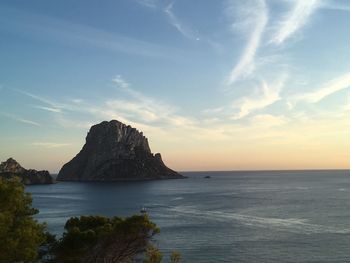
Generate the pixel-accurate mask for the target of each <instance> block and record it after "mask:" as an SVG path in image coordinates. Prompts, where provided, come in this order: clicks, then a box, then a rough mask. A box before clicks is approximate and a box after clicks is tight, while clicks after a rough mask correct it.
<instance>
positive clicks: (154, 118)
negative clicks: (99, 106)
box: [104, 75, 193, 127]
mask: <svg viewBox="0 0 350 263" xmlns="http://www.w3.org/2000/svg"><path fill="white" fill-rule="evenodd" d="M112 81H113V82H114V83H115V84H116V85H117V88H118V89H119V90H121V91H123V92H125V93H126V94H128V95H129V96H130V99H129V100H119V99H109V100H107V101H106V102H105V106H104V109H105V110H107V111H108V112H109V114H110V113H112V112H117V113H118V114H119V115H122V116H125V117H126V118H132V119H134V120H137V121H139V122H143V123H148V124H151V123H152V125H155V124H158V125H174V126H183V127H185V126H186V125H187V126H188V125H191V124H193V120H191V119H190V118H187V117H184V116H180V115H178V114H176V113H175V111H176V109H175V107H173V106H171V105H168V104H166V103H164V102H162V101H160V100H157V99H155V98H151V97H148V96H145V95H144V94H142V93H141V92H138V91H136V90H134V89H132V88H131V87H130V86H131V85H130V83H128V82H127V81H126V80H125V79H123V77H122V76H121V75H117V76H116V77H115V78H114V79H113V80H112Z"/></svg>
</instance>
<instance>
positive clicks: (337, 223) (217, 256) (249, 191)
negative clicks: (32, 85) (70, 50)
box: [26, 170, 350, 263]
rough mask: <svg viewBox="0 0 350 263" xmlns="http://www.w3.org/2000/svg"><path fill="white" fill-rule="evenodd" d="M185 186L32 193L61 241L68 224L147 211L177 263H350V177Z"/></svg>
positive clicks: (218, 177)
mask: <svg viewBox="0 0 350 263" xmlns="http://www.w3.org/2000/svg"><path fill="white" fill-rule="evenodd" d="M182 174H184V175H185V176H187V177H188V178H187V179H177V180H159V181H140V182H116V183H80V182H60V183H57V184H52V185H32V186H28V187H27V188H26V189H27V191H29V192H30V193H32V196H33V206H34V207H35V208H38V209H39V210H40V213H39V214H38V215H37V219H38V220H39V221H41V222H46V223H47V225H48V228H49V230H50V231H52V232H54V233H56V234H57V235H61V234H62V232H63V231H64V224H65V222H66V220H67V219H68V218H70V217H72V216H80V215H104V216H123V217H124V216H131V215H133V214H138V213H140V209H141V208H142V207H145V208H146V209H147V212H148V214H149V216H150V218H151V220H152V221H153V222H155V223H156V224H157V225H158V226H159V227H160V231H161V232H160V234H159V235H158V236H157V237H156V239H155V240H154V242H155V243H156V244H157V245H158V247H159V248H160V250H161V251H163V252H164V258H165V259H164V262H170V261H169V260H168V258H167V256H168V255H169V253H170V251H173V250H176V251H179V252H180V253H181V256H182V260H181V262H182V263H189V262H190V263H212V262H230V263H238V262H258V263H263V262H276V263H277V262H278V263H281V262H315V263H322V262H350V170H327V171H326V170H322V171H240V172H239V171H235V172H186V173H182ZM206 177H210V178H206Z"/></svg>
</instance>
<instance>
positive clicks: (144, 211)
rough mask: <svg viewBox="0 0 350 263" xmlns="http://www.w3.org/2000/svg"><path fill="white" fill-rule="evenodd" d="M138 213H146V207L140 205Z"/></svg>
mask: <svg viewBox="0 0 350 263" xmlns="http://www.w3.org/2000/svg"><path fill="white" fill-rule="evenodd" d="M140 213H141V214H147V209H146V207H144V206H143V207H141V209H140Z"/></svg>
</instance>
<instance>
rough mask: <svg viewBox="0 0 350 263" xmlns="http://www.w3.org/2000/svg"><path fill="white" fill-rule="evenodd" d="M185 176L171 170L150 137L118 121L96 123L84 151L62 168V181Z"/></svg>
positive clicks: (59, 177)
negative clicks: (154, 147)
mask: <svg viewBox="0 0 350 263" xmlns="http://www.w3.org/2000/svg"><path fill="white" fill-rule="evenodd" d="M172 178H174V179H175V178H183V176H182V175H180V174H178V173H177V172H175V171H173V170H171V169H169V168H168V167H166V166H165V164H164V163H163V161H162V157H161V155H160V154H159V153H157V154H155V155H154V154H152V152H151V149H150V147H149V145H148V140H147V138H146V137H145V136H144V135H143V134H142V132H139V131H138V130H136V129H135V128H132V127H131V126H127V125H125V124H123V123H121V122H119V121H116V120H112V121H110V122H107V121H104V122H101V123H100V124H97V125H94V126H92V127H91V128H90V131H89V132H88V134H87V137H86V143H85V145H84V146H83V148H82V150H81V151H80V152H79V153H78V154H77V155H76V156H75V157H74V158H73V159H72V160H71V161H70V162H68V163H66V164H65V165H64V166H63V167H62V169H61V170H60V172H59V174H58V177H57V180H61V181H125V180H151V179H172Z"/></svg>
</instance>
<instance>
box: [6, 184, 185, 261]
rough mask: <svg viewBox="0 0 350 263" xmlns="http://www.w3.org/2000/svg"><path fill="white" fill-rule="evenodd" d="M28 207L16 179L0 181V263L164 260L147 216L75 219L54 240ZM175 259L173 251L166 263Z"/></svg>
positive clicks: (28, 199) (29, 199)
mask: <svg viewBox="0 0 350 263" xmlns="http://www.w3.org/2000/svg"><path fill="white" fill-rule="evenodd" d="M31 204H32V199H31V196H30V194H28V193H25V192H24V186H23V185H22V184H21V183H20V181H19V180H12V179H11V180H5V179H2V178H0V248H1V249H0V263H29V262H37V260H39V258H41V261H40V262H50V263H99V262H101V263H132V262H143V263H160V262H162V258H163V255H162V253H161V252H160V251H159V250H158V249H157V248H156V247H154V246H153V244H152V238H153V236H154V235H155V234H157V233H159V229H158V228H157V226H156V225H155V224H154V223H153V222H151V221H150V220H149V218H148V216H147V215H135V216H131V217H127V218H119V217H112V218H108V217H102V216H81V217H79V218H78V217H73V218H71V219H69V220H68V221H67V222H66V224H65V227H64V228H65V232H64V233H63V236H62V238H60V239H58V240H57V239H56V238H55V237H54V236H53V235H51V234H49V233H47V232H45V225H44V224H39V223H38V222H37V221H35V220H34V219H33V215H35V214H36V213H38V210H36V209H34V208H32V206H31ZM39 250H40V251H41V252H40V253H38V251H39ZM179 260H180V254H179V253H177V252H173V253H172V255H171V257H170V262H171V263H178V262H179Z"/></svg>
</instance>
